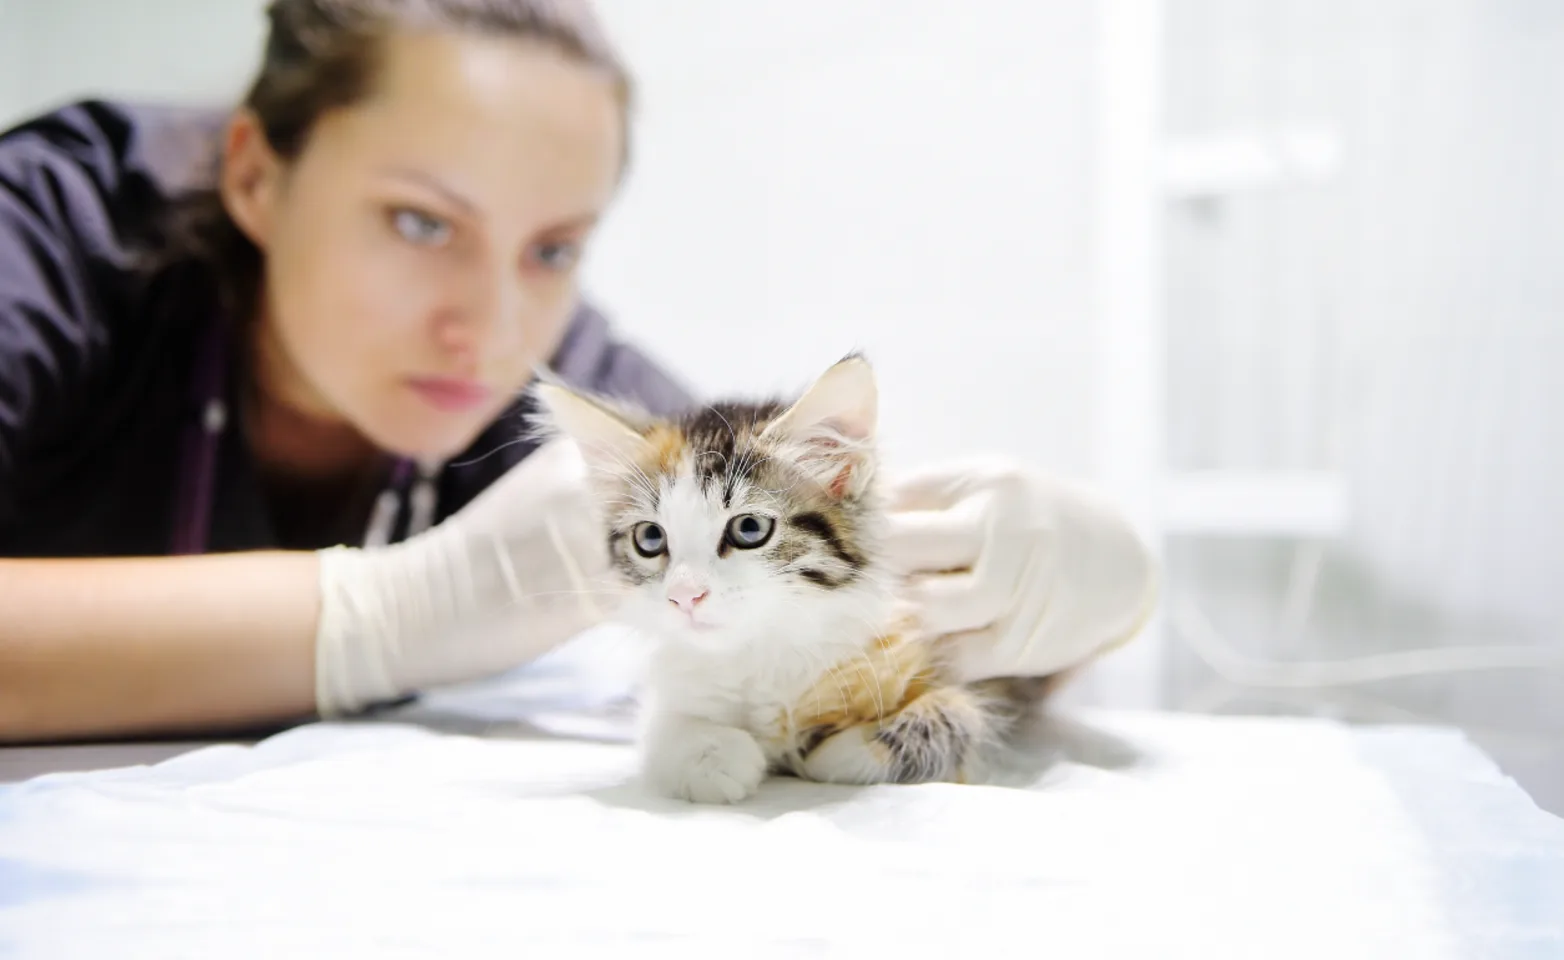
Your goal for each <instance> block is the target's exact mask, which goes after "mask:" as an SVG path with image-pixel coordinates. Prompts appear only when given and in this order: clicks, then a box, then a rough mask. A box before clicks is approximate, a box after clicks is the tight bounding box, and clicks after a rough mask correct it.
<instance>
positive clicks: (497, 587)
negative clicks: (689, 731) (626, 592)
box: [315, 441, 619, 717]
mask: <svg viewBox="0 0 1564 960" xmlns="http://www.w3.org/2000/svg"><path fill="white" fill-rule="evenodd" d="M585 476H586V466H585V464H584V463H583V461H582V459H581V455H580V452H579V449H578V448H577V447H576V445H575V444H574V443H571V442H569V441H563V442H554V443H549V444H546V445H545V446H543V447H541V448H539V449H538V450H536V451H534V452H533V453H532V454H531V455H530V456H528V457H527V458H526V459H525V460H523V461H522V462H521V463H519V464H518V465H516V466H515V467H514V468H512V469H511V470H510V471H508V472H507V473H506V475H505V476H503V477H502V478H500V479H499V480H498V481H496V482H495V483H494V484H492V485H491V486H490V487H489V488H488V489H487V490H485V491H484V492H483V493H481V494H480V495H479V496H478V497H476V498H474V500H473V501H472V502H471V503H469V504H467V505H466V506H465V507H463V508H462V509H461V510H460V511H458V512H457V513H455V514H453V515H452V516H450V517H448V518H446V520H445V521H444V522H442V523H440V524H438V525H437V526H435V527H432V528H430V529H429V530H426V531H424V532H423V533H421V534H418V535H416V536H413V537H410V538H408V539H407V540H405V541H403V542H401V543H397V544H393V545H390V546H386V547H378V548H372V549H361V548H357V547H335V548H332V549H329V550H324V551H322V552H321V553H320V555H319V556H320V588H321V610H320V616H319V620H318V627H317V630H316V638H315V644H316V658H315V660H316V664H315V665H316V677H315V698H316V706H317V709H318V710H319V712H320V713H321V715H322V716H325V717H332V716H337V715H340V714H343V713H349V712H353V711H355V710H359V709H362V708H363V707H365V706H369V705H371V704H374V703H377V702H383V701H386V700H391V699H394V698H397V697H399V696H402V695H405V694H407V693H409V692H412V691H414V690H418V689H421V688H424V687H428V686H433V685H438V684H444V683H454V682H461V681H465V680H471V679H476V678H478V677H482V676H485V675H489V674H493V673H498V672H501V671H504V670H506V669H509V668H512V667H515V666H518V665H520V664H522V663H525V662H527V661H529V660H531V659H534V658H536V657H538V656H540V655H542V654H543V653H545V652H547V651H548V650H549V649H551V648H552V647H554V646H556V645H558V644H559V643H561V642H563V641H565V640H568V639H570V638H571V637H572V636H574V635H575V634H577V633H579V632H581V631H582V630H585V629H587V628H588V627H591V626H593V625H595V624H597V623H599V622H601V620H602V619H603V618H604V617H605V616H607V615H608V613H609V612H610V611H611V610H612V607H613V605H614V603H615V601H616V600H617V597H618V595H619V588H618V587H617V586H615V583H614V580H613V578H611V577H609V576H608V552H607V546H606V544H605V543H604V539H603V536H602V527H601V519H600V518H599V516H598V515H597V510H596V507H595V506H594V504H593V502H592V500H591V496H590V493H589V490H588V486H587V484H586V483H584V482H583V481H584V479H585Z"/></svg>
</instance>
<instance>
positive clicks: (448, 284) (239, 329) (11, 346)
mask: <svg viewBox="0 0 1564 960" xmlns="http://www.w3.org/2000/svg"><path fill="white" fill-rule="evenodd" d="M269 12H270V17H271V31H270V36H269V40H268V43H267V46H266V52H265V57H264V62H263V63H262V65H261V68H260V71H259V73H258V75H257V77H256V79H255V81H254V84H253V85H252V87H251V89H250V91H249V93H248V95H247V96H246V98H245V100H244V102H243V104H242V106H241V108H240V109H239V110H237V111H235V112H234V113H233V115H232V116H231V117H225V118H214V117H208V116H205V115H202V114H199V113H193V112H192V113H186V112H178V111H172V110H156V109H148V108H138V107H132V106H127V105H122V104H106V103H83V104H77V105H74V106H71V107H68V108H65V109H62V110H60V111H58V112H56V113H53V114H50V115H48V116H44V117H40V118H38V119H36V120H34V121H32V122H30V123H26V124H23V125H21V126H20V127H18V128H17V129H15V130H13V131H11V132H9V133H8V134H6V135H5V136H4V138H3V139H0V554H4V555H5V556H7V557H10V558H12V559H7V560H0V739H3V740H10V741H17V740H45V739H56V738H64V737H86V736H93V737H104V736H114V735H140V734H146V733H161V732H172V731H190V730H201V731H213V730H217V729H221V728H225V727H233V726H239V725H252V724H257V723H274V722H281V721H287V720H291V719H294V718H300V717H305V716H308V715H310V714H312V713H318V714H323V715H328V716H330V715H336V714H340V713H345V712H349V711H354V710H361V709H364V708H366V707H369V706H372V705H374V704H376V703H380V702H384V701H388V700H393V699H396V698H398V697H401V696H404V695H407V694H409V693H410V692H414V691H416V690H418V689H419V688H421V687H425V686H428V685H431V684H437V683H442V682H449V681H455V680H461V679H466V678H471V677H475V676H479V675H482V674H485V673H488V672H492V671H496V670H501V669H504V668H506V667H509V666H512V665H515V664H518V663H521V662H524V661H526V660H527V659H529V658H531V657H534V656H536V655H537V654H539V653H540V652H542V651H544V650H546V649H548V648H549V647H550V646H551V645H553V644H556V643H558V642H560V641H561V640H563V639H565V638H567V637H568V636H570V635H572V634H573V633H575V632H577V631H578V630H580V629H581V628H583V627H585V626H587V625H589V624H590V623H592V622H594V620H595V619H596V618H597V617H598V616H600V615H601V612H602V604H601V603H599V602H597V600H598V599H599V598H594V597H593V596H591V595H589V594H587V593H585V592H583V591H582V590H581V589H580V587H581V585H582V584H583V583H587V582H591V581H592V580H593V577H594V574H596V573H597V572H600V571H601V569H602V557H601V554H602V547H601V544H599V543H598V542H597V538H595V537H594V536H592V534H591V532H590V528H589V526H588V525H587V521H586V520H585V519H584V517H585V513H584V511H583V510H582V509H580V507H581V503H582V501H581V500H580V498H581V497H582V496H583V494H582V492H581V489H582V488H581V484H580V483H579V480H580V472H581V465H580V463H579V461H578V460H577V459H576V458H575V456H574V455H573V451H571V450H570V449H568V448H565V447H552V446H551V447H550V448H546V449H543V450H538V451H534V450H533V448H532V447H531V446H530V445H528V444H526V443H522V442H519V441H518V435H519V431H520V428H521V422H520V415H521V414H522V412H523V411H522V410H521V409H520V407H519V406H517V404H516V401H515V399H514V398H515V397H516V396H518V393H519V391H520V390H521V389H522V388H523V387H524V386H525V385H526V383H527V382H528V380H529V379H530V377H531V375H532V372H533V370H534V369H535V368H536V366H537V365H539V364H544V363H546V364H548V365H549V366H551V367H552V368H553V369H554V370H556V371H557V372H558V373H559V374H560V375H561V376H563V377H564V378H565V379H567V380H570V381H572V382H574V383H577V384H579V385H582V386H585V387H588V388H591V389H595V390H600V391H604V392H608V393H616V394H620V395H623V396H627V397H629V398H632V399H634V400H636V401H638V402H640V403H641V404H643V405H646V406H648V407H650V408H652V409H654V410H663V411H666V410H671V409H673V408H675V407H677V406H679V405H681V404H683V403H686V402H688V399H689V398H688V397H687V395H686V393H685V392H684V391H683V390H682V389H681V388H680V387H679V386H678V385H677V384H676V383H675V382H674V380H673V379H672V378H670V377H669V376H668V375H667V374H666V373H664V372H663V371H661V370H659V369H658V368H657V367H656V365H654V364H653V363H652V362H650V361H649V360H648V359H647V358H646V357H645V356H643V355H642V354H640V353H638V352H637V351H636V350H635V349H633V348H632V347H630V346H628V345H626V344H625V343H623V342H621V341H620V340H618V339H617V338H616V337H615V336H614V335H613V333H612V332H611V330H610V329H609V327H608V325H607V323H606V322H605V321H604V319H603V318H602V317H600V316H599V315H598V314H596V313H595V312H594V311H592V310H591V308H590V307H587V306H585V305H583V304H581V302H580V301H579V299H578V295H577V289H576V268H577V265H578V264H579V262H580V259H581V256H582V252H583V249H584V247H585V246H586V244H587V242H588V240H589V239H590V237H591V234H592V232H593V229H594V227H595V225H596V224H597V222H598V221H599V219H600V218H601V217H602V216H603V215H604V213H605V211H606V209H607V208H608V206H609V204H610V202H611V200H612V198H613V196H614V193H615V189H616V186H617V185H618V183H619V180H620V176H621V173H622V168H623V165H624V161H625V158H626V156H627V155H628V152H629V151H628V149H627V143H628V139H627V131H628V99H629V87H630V84H629V81H628V78H627V75H626V73H625V71H624V69H623V68H622V66H621V65H620V63H619V62H618V60H617V59H616V57H615V55H614V53H613V51H612V50H611V48H610V47H609V45H608V43H607V42H606V40H605V38H604V37H603V35H602V33H601V31H600V29H599V27H598V25H597V23H596V22H595V21H594V19H593V17H592V16H591V13H590V11H589V10H588V9H587V8H586V7H585V5H584V4H582V3H571V2H560V0H552V2H551V0H421V2H413V0H274V2H273V3H272V5H271V7H270V10H269ZM212 146H215V147H217V148H218V149H217V151H216V153H217V156H216V158H215V162H214V158H210V157H207V155H206V153H205V152H204V151H205V150H206V148H208V147H212ZM203 158H205V159H203ZM513 468H514V469H513ZM480 494H481V496H480ZM900 499H901V503H902V506H904V507H905V508H906V512H904V513H903V514H901V524H900V527H899V533H898V537H897V539H896V541H895V543H896V549H898V550H900V551H901V552H902V555H903V556H904V557H905V558H906V559H907V561H908V562H909V563H910V564H911V565H913V566H914V567H915V568H916V567H920V566H921V567H925V568H927V569H928V570H929V571H930V573H931V574H934V573H939V572H940V571H945V570H949V569H959V570H961V571H963V572H962V573H960V574H958V575H942V576H931V577H930V578H929V579H928V580H926V581H924V583H923V586H922V588H921V589H922V590H923V592H924V600H925V603H926V607H927V610H928V612H929V613H930V616H931V618H932V619H933V620H934V621H936V622H938V623H940V624H941V625H943V626H944V627H947V628H949V629H950V630H952V631H972V635H973V637H974V638H975V639H974V641H973V643H972V645H971V655H972V658H973V663H974V669H975V670H983V669H992V670H1011V671H1013V670H1014V669H1015V668H1016V666H1017V663H1018V662H1019V661H1017V657H1018V656H1021V651H1030V652H1027V653H1026V654H1025V656H1024V657H1022V659H1023V660H1024V663H1023V664H1022V666H1024V667H1025V668H1026V669H1028V670H1031V671H1033V672H1039V673H1048V672H1054V671H1056V670H1058V669H1061V668H1063V667H1067V666H1071V665H1074V664H1077V663H1080V662H1082V661H1084V659H1085V658H1086V657H1087V656H1089V655H1090V654H1092V653H1095V652H1097V651H1100V650H1101V649H1104V648H1105V646H1106V645H1108V644H1109V643H1111V642H1114V641H1117V640H1119V639H1122V638H1124V637H1126V636H1127V635H1128V634H1129V633H1130V632H1131V631H1132V629H1133V627H1134V626H1135V625H1136V624H1138V622H1139V620H1140V618H1141V617H1142V615H1143V613H1144V611H1145V608H1146V605H1147V597H1148V596H1149V592H1148V585H1149V582H1150V580H1149V572H1148V571H1149V567H1148V566H1147V565H1146V562H1145V556H1144V552H1143V551H1142V550H1141V549H1140V544H1139V543H1138V541H1136V539H1135V538H1134V535H1133V534H1132V533H1131V532H1130V531H1129V530H1128V528H1127V527H1126V526H1125V525H1124V524H1123V523H1122V522H1121V521H1119V520H1118V519H1117V518H1115V517H1114V516H1112V514H1111V513H1109V512H1105V511H1103V510H1102V509H1101V507H1100V506H1099V505H1097V504H1095V503H1093V502H1091V501H1089V500H1087V499H1085V498H1083V497H1082V496H1081V495H1079V494H1078V493H1076V492H1062V488H1059V487H1057V486H1056V485H1050V484H1047V483H1045V482H1044V481H1042V480H1040V479H1037V478H1027V477H1023V476H1021V475H1020V474H1018V473H1016V472H1015V471H1013V470H1010V469H1008V468H998V469H988V470H985V469H976V468H965V467H961V468H957V467H949V468H940V469H936V470H934V471H931V472H930V473H928V474H926V475H924V476H922V477H919V478H911V479H909V480H908V481H907V483H905V484H904V485H903V486H902V487H901V493H900ZM969 507H970V508H971V509H969ZM992 531H999V532H1002V533H1004V534H1005V535H1004V536H1001V537H991V536H988V535H987V534H988V533H989V532H992ZM1061 537H1063V539H1062V540H1061ZM1072 537H1073V538H1074V539H1071V538H1072ZM1077 541H1079V542H1077ZM1061 544H1062V546H1061ZM1071 544H1074V546H1073V547H1072V546H1071ZM360 545H361V546H360ZM1063 550H1069V551H1070V552H1072V553H1076V554H1080V553H1081V551H1084V554H1085V555H1087V556H1088V559H1089V558H1090V557H1092V556H1095V557H1098V558H1099V560H1100V559H1102V558H1107V559H1108V560H1109V561H1110V562H1109V563H1107V565H1106V566H1104V564H1103V563H1101V562H1085V561H1082V563H1080V564H1074V561H1072V564H1074V565H1073V566H1071V567H1070V569H1077V568H1078V569H1079V570H1081V571H1090V577H1089V578H1086V579H1083V578H1085V577H1086V574H1085V573H1083V574H1082V575H1081V577H1078V578H1077V580H1079V583H1077V582H1075V581H1071V582H1070V584H1068V585H1064V586H1060V585H1058V584H1056V585H1055V588H1051V591H1050V589H1041V587H1039V586H1038V585H1042V586H1046V583H1045V582H1044V581H1042V580H1037V579H1036V578H1037V577H1038V575H1039V574H1038V571H1039V570H1041V569H1043V568H1044V567H1046V568H1048V569H1049V570H1052V569H1053V568H1054V567H1060V568H1061V569H1064V568H1063V567H1061V565H1060V564H1059V563H1058V562H1057V559H1056V558H1057V557H1059V556H1060V555H1061V551H1063ZM1045 556H1046V557H1049V558H1055V559H1054V560H1050V561H1048V562H1046V563H1042V564H1041V565H1040V563H1039V560H1038V558H1039V557H1045ZM1049 575H1050V576H1053V577H1055V578H1059V577H1067V576H1068V574H1064V573H1052V574H1049ZM1023 578H1032V579H1028V580H1027V581H1026V585H1027V586H1028V589H1026V590H1023V589H1020V587H1021V586H1022V580H1023ZM1065 595H1068V597H1070V598H1073V599H1060V598H1061V597H1062V596H1065ZM1038 597H1051V600H1050V601H1049V602H1046V603H1043V602H1040V601H1039V600H1038V599H1037V598H1038ZM1028 598H1030V599H1028ZM1045 634H1046V635H1047V636H1046V637H1044V639H1045V642H1044V643H1043V644H1041V648H1045V649H1046V650H1047V651H1048V652H1047V653H1046V655H1043V656H1041V657H1040V655H1039V653H1038V650H1039V644H1038V643H1037V640H1038V638H1039V637H1042V636H1044V635H1045ZM1027 658H1030V659H1027Z"/></svg>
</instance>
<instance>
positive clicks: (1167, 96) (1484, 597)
mask: <svg viewBox="0 0 1564 960" xmlns="http://www.w3.org/2000/svg"><path fill="white" fill-rule="evenodd" d="M261 6H262V3H261V0H137V2H136V3H126V2H123V0H0V124H9V123H10V122H13V121H16V120H19V119H21V118H24V117H26V116H28V115H29V114H30V113H32V112H35V111H38V110H42V109H45V108H47V107H50V106H53V105H55V104H57V103H60V102H62V101H64V100H67V99H71V98H77V97H84V96H112V97H138V98H157V99H177V100H183V101H189V102H196V103H202V102H205V103H211V104H213V105H226V104H228V103H230V102H231V101H232V100H233V99H234V98H236V97H237V96H238V94H239V92H240V90H241V88H242V86H243V84H244V82H245V80H246V76H247V71H248V70H249V68H250V65H251V63H252V62H253V61H254V59H255V58H256V56H257V54H258V49H259V44H260V42H261V37H262V32H263V21H262V18H261V13H260V11H261ZM598 6H599V8H600V10H601V11H602V13H603V15H604V17H605V18H606V20H607V21H608V24H609V26H610V29H611V31H612V32H613V33H614V34H615V36H616V38H617V39H618V41H619V43H620V45H621V46H622V47H623V49H624V51H625V53H626V55H627V57H628V58H629V60H630V61H631V64H632V66H633V67H634V68H635V70H636V72H637V73H638V75H639V83H640V90H639V96H640V115H639V120H638V130H637V142H636V145H635V167H634V170H633V172H632V175H631V179H630V182H629V185H628V187H627V190H626V193H625V194H624V196H623V198H622V200H621V202H620V205H619V207H618V208H617V210H616V211H615V212H614V214H613V217H612V219H611V220H610V221H609V223H608V224H607V226H606V228H605V231H604V233H603V235H602V238H601V241H600V243H599V244H598V245H597V247H596V249H595V250H594V252H593V253H592V258H591V260H590V263H589V267H588V288H589V291H590V293H591V295H592V296H593V297H594V298H595V299H596V300H597V301H598V302H599V303H600V304H601V305H603V306H604V307H606V308H607V309H608V310H609V311H610V312H611V313H612V314H613V315H614V316H615V317H616V318H617V319H618V321H619V322H620V324H621V325H622V326H623V328H624V329H625V330H626V332H627V333H628V334H629V335H631V336H632V337H634V338H635V339H637V340H638V341H640V342H641V343H642V344H643V345H645V346H646V347H647V348H648V349H649V350H650V351H651V352H652V353H654V354H655V355H657V356H659V357H660V358H661V359H663V360H664V361H665V362H666V363H668V364H669V365H670V366H672V367H673V368H674V369H676V370H677V371H679V372H680V373H681V374H683V375H684V376H685V377H686V378H687V379H688V380H689V381H690V382H692V383H693V384H695V385H696V386H697V387H699V388H700V389H702V390H704V391H727V390H739V391H743V392H756V391H765V390H771V389H776V388H793V387H797V386H800V385H802V384H803V383H804V382H806V381H807V380H808V379H809V378H810V377H811V376H813V375H814V374H815V373H817V372H818V371H819V370H820V369H821V368H822V367H823V366H824V365H826V364H828V363H829V362H831V361H832V360H834V359H836V358H837V357H839V356H840V355H841V354H843V353H845V352H846V351H848V350H849V349H853V348H861V349H864V350H866V351H867V352H868V353H869V355H870V356H871V358H872V359H873V360H874V361H875V362H876V363H877V365H878V368H879V370H880V374H881V378H882V383H883V388H884V391H885V394H886V398H885V401H884V407H883V409H884V431H885V442H886V448H887V453H888V456H889V457H890V459H891V460H892V461H893V462H908V461H912V460H919V459H925V458H928V457H935V456H951V455H959V454H966V453H976V452H988V451H1000V452H1004V453H1008V454H1010V455H1013V456H1016V457H1020V458H1022V459H1024V460H1026V461H1028V462H1030V463H1032V464H1035V465H1037V466H1040V467H1044V468H1047V469H1052V470H1057V471H1060V472H1063V473H1067V474H1071V475H1074V476H1079V477H1084V478H1087V479H1089V480H1092V481H1093V482H1096V483H1099V484H1101V485H1103V486H1105V487H1107V488H1108V489H1110V490H1111V491H1112V492H1113V493H1114V494H1115V495H1116V496H1117V497H1119V498H1120V499H1121V501H1122V502H1123V503H1124V504H1125V506H1126V508H1127V509H1128V510H1129V511H1130V513H1131V514H1132V515H1133V516H1134V518H1135V520H1136V522H1137V523H1138V524H1139V525H1140V526H1141V527H1142V529H1143V530H1144V531H1145V532H1146V534H1147V536H1148V537H1149V538H1151V541H1152V542H1153V543H1154V544H1155V545H1156V549H1157V551H1158V552H1159V554H1160V555H1161V556H1162V557H1163V558H1164V560H1165V562H1166V564H1167V570H1168V574H1167V584H1166V588H1165V597H1164V599H1165V603H1164V606H1163V610H1162V613H1161V616H1160V617H1159V619H1158V621H1157V622H1156V623H1154V624H1153V626H1152V629H1151V631H1150V632H1149V633H1148V634H1147V635H1146V636H1145V637H1144V638H1143V640H1142V641H1141V642H1139V643H1137V644H1135V645H1133V646H1132V647H1131V648H1129V649H1128V650H1126V651H1124V652H1123V653H1122V654H1120V655H1116V656H1115V657H1113V658H1111V659H1110V660H1109V661H1106V662H1104V663H1103V664H1102V665H1101V666H1100V667H1099V668H1098V669H1097V670H1096V671H1095V672H1094V673H1093V674H1092V675H1091V676H1090V677H1089V678H1088V680H1087V682H1086V683H1083V684H1082V685H1080V686H1079V687H1077V688H1076V689H1075V690H1073V691H1072V692H1071V694H1070V696H1071V698H1072V699H1073V700H1075V701H1077V702H1081V703H1087V704H1106V705H1110V706H1114V707H1125V708H1150V709H1172V710H1188V711H1203V712H1212V713H1266V714H1295V715H1316V716H1320V715H1323V716H1331V717H1336V718H1340V719H1345V720H1350V721H1355V722H1370V723H1387V722H1388V723H1418V724H1422V723H1438V724H1451V725H1456V726H1459V727H1460V728H1462V729H1463V730H1464V731H1465V733H1466V734H1467V735H1468V736H1470V737H1471V738H1472V739H1473V740H1475V741H1476V742H1477V743H1478V744H1479V745H1481V746H1482V747H1483V748H1484V749H1486V750H1487V751H1488V752H1489V753H1490V754H1491V755H1492V756H1494V757H1495V759H1496V760H1497V761H1498V762H1499V764H1500V765H1501V766H1502V767H1503V768H1504V770H1505V771H1506V772H1507V773H1509V774H1510V775H1511V776H1513V777H1515V778H1516V779H1517V780H1518V781H1519V782H1520V783H1521V785H1522V786H1524V787H1525V788H1526V789H1527V790H1528V791H1530V792H1531V793H1532V795H1533V796H1534V797H1536V799H1537V801H1538V802H1539V804H1541V805H1542V806H1544V807H1546V808H1548V809H1550V810H1552V811H1554V812H1557V813H1564V631H1561V627H1564V554H1561V550H1560V545H1561V544H1564V495H1561V493H1560V491H1561V490H1564V426H1560V418H1561V417H1564V385H1561V384H1564V381H1560V380H1558V379H1555V378H1557V377H1559V376H1560V375H1561V374H1564V269H1561V267H1560V266H1559V265H1558V263H1557V262H1556V261H1557V260H1558V258H1559V257H1560V256H1561V254H1564V156H1561V155H1564V109H1561V99H1564V3H1559V2H1557V0H1372V2H1363V0H1160V2H1159V0H1097V2H1091V0H1049V2H1046V3H1017V2H1015V0H964V2H962V3H959V4H957V3H952V2H949V0H944V2H933V0H796V2H789V3H784V2H780V0H744V2H733V0H598Z"/></svg>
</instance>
